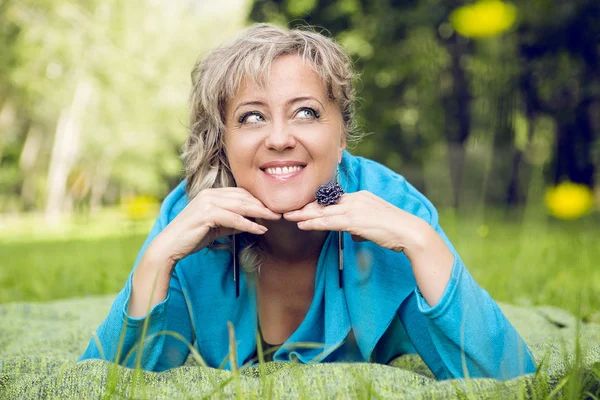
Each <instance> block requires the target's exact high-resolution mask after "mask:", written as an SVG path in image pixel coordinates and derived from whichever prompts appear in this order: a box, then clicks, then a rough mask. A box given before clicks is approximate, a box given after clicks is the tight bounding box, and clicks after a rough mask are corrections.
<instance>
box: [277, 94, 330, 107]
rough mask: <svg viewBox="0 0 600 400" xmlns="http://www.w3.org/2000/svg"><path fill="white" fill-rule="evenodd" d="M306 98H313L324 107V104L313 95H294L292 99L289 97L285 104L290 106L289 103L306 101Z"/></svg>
mask: <svg viewBox="0 0 600 400" xmlns="http://www.w3.org/2000/svg"><path fill="white" fill-rule="evenodd" d="M306 100H314V101H316V102H317V103H319V104H320V105H321V107H323V108H325V106H324V105H323V103H321V102H320V101H319V99H317V98H316V97H313V96H300V97H294V98H293V99H290V100H288V101H287V102H286V105H287V106H290V105H292V104H294V103H298V102H300V101H306Z"/></svg>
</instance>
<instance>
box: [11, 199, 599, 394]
mask: <svg viewBox="0 0 600 400" xmlns="http://www.w3.org/2000/svg"><path fill="white" fill-rule="evenodd" d="M480 214H481V213H480ZM36 221H39V219H36V218H29V219H26V220H24V222H23V223H22V224H20V223H14V221H13V224H12V225H11V227H9V228H6V225H5V229H4V230H0V303H5V302H10V301H46V300H51V299H59V298H68V297H77V296H87V295H96V294H109V293H116V292H117V291H119V290H120V289H121V288H122V286H123V284H124V282H125V279H126V278H127V275H128V274H129V272H130V270H131V267H132V265H133V262H134V260H135V257H136V256H137V253H138V251H139V248H140V246H141V245H142V243H143V241H144V239H145V236H146V235H145V233H142V232H147V231H148V230H149V226H150V223H151V222H149V221H146V222H141V223H137V224H134V225H132V224H129V223H125V224H124V223H123V222H120V220H119V218H118V215H117V214H105V215H104V217H102V218H96V219H92V220H77V219H76V220H72V221H69V222H68V223H67V224H65V225H64V226H62V227H60V228H54V229H35V225H36ZM440 221H441V223H442V225H443V226H444V229H445V231H446V233H447V235H448V236H449V237H450V239H451V240H452V242H453V243H454V245H455V247H456V248H457V250H458V252H459V254H460V255H461V258H462V259H463V261H464V262H465V264H466V265H467V267H468V269H469V270H470V271H471V273H472V274H473V276H474V277H475V279H476V280H477V281H478V282H479V284H480V285H481V286H482V287H484V288H485V289H486V290H488V291H489V292H490V294H491V295H492V297H494V298H495V299H496V300H498V301H502V302H508V303H515V304H523V305H537V304H548V305H554V306H558V307H561V308H565V309H567V310H569V311H571V312H572V313H574V314H577V315H581V316H582V317H583V318H584V320H588V321H594V322H600V313H599V311H600V296H598V293H600V268H597V267H596V265H597V260H599V259H600V246H599V245H598V239H599V237H598V236H599V230H598V226H600V221H598V215H591V216H588V217H587V218H585V219H582V220H579V221H572V222H561V221H555V220H550V219H548V218H546V217H545V216H539V215H538V216H536V217H535V218H532V217H530V216H529V217H528V216H526V217H525V218H522V217H520V216H515V215H512V216H505V215H503V214H502V213H499V212H489V211H487V212H486V215H485V217H482V216H478V215H477V213H474V214H472V215H468V216H467V215H461V216H458V215H457V214H456V213H454V212H443V213H441V217H440ZM32 227H34V228H32ZM579 353H580V352H578V353H577V355H576V359H575V360H571V361H569V360H568V359H567V358H565V363H567V364H568V365H571V363H572V362H573V361H574V363H573V365H572V367H571V368H570V369H569V371H570V372H569V373H568V374H567V375H566V376H565V377H564V378H563V379H562V380H561V382H560V384H559V385H558V386H557V387H555V388H554V389H553V391H552V393H550V398H556V397H553V396H554V395H555V394H556V395H558V394H559V393H561V394H562V395H564V397H565V398H569V399H577V398H581V397H582V396H583V394H584V393H585V390H587V389H586V386H585V385H582V383H581V376H580V375H579V374H580V368H581V367H580V363H581V360H580V358H581V357H580V354H579ZM261 355H262V351H260V352H259V358H260V356H261ZM198 357H200V356H199V355H198ZM565 357H566V356H565ZM199 364H200V365H201V364H202V363H201V362H200V363H199ZM261 367H264V364H263V363H261ZM598 368H600V366H599V367H598ZM112 372H113V375H114V376H113V375H111V376H109V377H108V378H107V392H106V394H107V396H108V397H110V396H111V395H113V394H116V393H115V390H116V382H117V380H118V379H120V378H119V376H117V375H118V374H117V370H116V365H115V368H114V369H113V370H112ZM598 373H600V370H599V371H598ZM115 374H116V375H115ZM139 374H141V371H139V362H138V375H139ZM236 378H237V375H235V374H234V375H233V376H232V377H231V379H229V380H227V381H225V382H222V383H221V384H217V383H215V384H214V387H215V393H216V394H218V393H220V391H221V390H222V389H223V387H224V386H225V385H229V384H234V385H235V384H237V380H236ZM261 379H262V384H263V385H266V386H264V387H267V386H268V380H269V379H270V378H269V377H268V376H265V375H263V374H261ZM357 379H358V378H357ZM359 380H360V379H359ZM534 381H535V385H547V382H546V381H545V380H544V379H543V378H542V377H539V379H537V378H536V379H534ZM136 382H137V380H136V379H134V382H133V385H134V386H136V387H137V386H138V383H136ZM361 382H362V381H361ZM298 384H300V385H301V384H302V382H301V380H300V379H298ZM362 384H363V386H364V389H365V393H366V397H365V398H373V397H375V398H377V394H376V393H374V392H373V391H372V387H371V383H370V382H368V381H364V382H362ZM544 387H546V386H544ZM140 390H141V392H137V391H136V395H141V396H143V394H144V386H143V384H142V385H141V387H140ZM523 393H524V396H526V395H527V391H526V389H525V388H523ZM540 393H548V390H540ZM465 397H466V398H471V397H470V396H469V395H468V394H466V395H465ZM558 397H562V396H558ZM584 397H585V396H584ZM237 398H241V397H240V392H239V391H238V392H237ZM544 398H545V396H544Z"/></svg>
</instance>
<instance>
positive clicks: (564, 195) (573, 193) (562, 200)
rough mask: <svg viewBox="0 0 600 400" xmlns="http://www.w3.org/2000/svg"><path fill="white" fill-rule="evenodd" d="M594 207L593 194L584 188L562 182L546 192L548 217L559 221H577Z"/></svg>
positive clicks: (586, 187) (579, 185) (584, 186)
mask: <svg viewBox="0 0 600 400" xmlns="http://www.w3.org/2000/svg"><path fill="white" fill-rule="evenodd" d="M593 205H594V194H593V193H592V190H591V189H590V188H589V187H588V186H586V185H581V184H578V183H573V182H563V183H561V184H559V185H557V186H554V187H551V188H549V189H547V190H546V207H547V208H548V212H549V213H550V215H552V216H553V217H556V218H560V219H577V218H580V217H582V216H583V215H585V214H586V213H588V212H589V211H590V210H591V209H592V207H593Z"/></svg>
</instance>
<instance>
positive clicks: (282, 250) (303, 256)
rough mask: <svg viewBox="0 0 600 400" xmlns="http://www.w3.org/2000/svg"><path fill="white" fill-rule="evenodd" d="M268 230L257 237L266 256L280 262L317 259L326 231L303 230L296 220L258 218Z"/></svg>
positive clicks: (299, 261) (290, 262)
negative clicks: (299, 227)
mask: <svg viewBox="0 0 600 400" xmlns="http://www.w3.org/2000/svg"><path fill="white" fill-rule="evenodd" d="M257 222H258V223H260V224H262V225H264V226H265V227H266V228H267V229H268V231H267V233H265V234H264V235H262V236H260V237H259V239H258V240H259V244H260V245H261V247H262V248H263V249H264V250H265V251H266V253H267V256H268V257H270V258H272V259H275V260H277V261H279V262H280V263H282V264H294V263H302V262H306V261H310V260H314V261H317V260H318V259H319V255H320V253H321V249H322V247H323V244H324V243H325V239H326V238H327V235H328V233H329V232H328V231H303V230H300V229H298V225H297V224H296V222H291V221H287V220H285V219H283V218H282V219H280V220H277V221H269V220H260V221H257Z"/></svg>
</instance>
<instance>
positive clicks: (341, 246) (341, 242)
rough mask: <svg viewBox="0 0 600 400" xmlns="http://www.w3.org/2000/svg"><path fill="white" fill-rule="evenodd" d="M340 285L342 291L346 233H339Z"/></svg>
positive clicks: (337, 179) (338, 174)
mask: <svg viewBox="0 0 600 400" xmlns="http://www.w3.org/2000/svg"><path fill="white" fill-rule="evenodd" d="M335 175H336V183H337V184H338V185H339V182H340V168H339V164H338V167H337V169H336V173H335ZM337 234H338V285H339V287H340V289H341V288H342V287H343V286H344V276H343V271H344V232H338V233H337Z"/></svg>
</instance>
